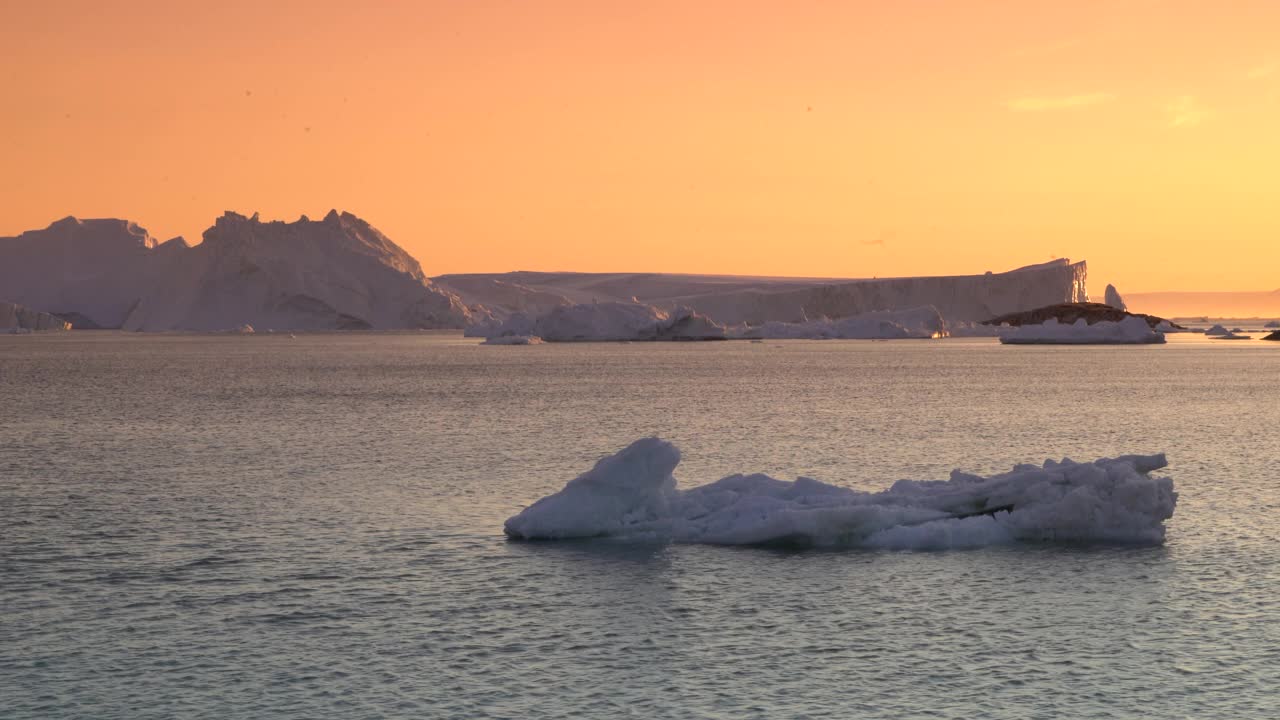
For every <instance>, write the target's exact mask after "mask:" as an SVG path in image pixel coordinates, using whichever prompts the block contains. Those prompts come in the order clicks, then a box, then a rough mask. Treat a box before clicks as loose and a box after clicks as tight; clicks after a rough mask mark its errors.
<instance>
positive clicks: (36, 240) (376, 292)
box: [0, 210, 487, 331]
mask: <svg viewBox="0 0 1280 720" xmlns="http://www.w3.org/2000/svg"><path fill="white" fill-rule="evenodd" d="M0 293H2V294H3V297H5V298H6V299H8V300H12V301H15V302H19V303H22V304H24V305H27V306H28V307H32V308H36V309H40V310H43V311H46V312H53V313H57V314H60V315H68V316H71V315H72V314H74V315H75V316H77V317H82V318H84V319H85V323H84V324H85V326H89V327H92V326H99V327H105V328H123V329H125V330H142V331H164V330H196V331H211V330H233V329H236V328H240V327H242V326H245V325H251V326H254V327H257V328H264V329H265V328H275V329H282V330H354V329H417V328H424V329H429V328H462V327H465V326H466V325H468V324H470V323H471V322H473V321H475V320H476V319H477V318H485V317H487V314H486V313H485V311H484V309H483V308H469V307H467V306H466V305H465V304H463V302H462V301H461V300H460V299H459V298H458V297H457V296H456V295H454V294H452V293H449V292H446V291H443V290H441V289H439V288H437V287H435V286H434V285H433V284H432V283H431V281H430V280H429V279H428V278H427V277H426V275H425V274H424V273H423V271H422V268H421V266H420V265H419V264H418V261H417V260H416V259H414V258H413V257H412V256H411V255H409V253H407V252H405V251H404V250H403V249H402V248H400V247H399V246H398V245H396V244H395V243H394V242H392V241H391V240H390V239H389V238H387V237H386V236H385V235H383V234H382V233H381V232H379V231H378V230H377V229H376V228H374V227H373V226H371V225H370V224H369V223H367V222H365V221H364V220H362V219H360V218H358V217H356V216H355V215H352V214H351V213H345V212H344V213H339V212H338V211H336V210H334V211H330V212H329V213H328V214H327V215H326V216H325V217H324V218H323V219H321V220H311V219H309V218H307V217H306V216H303V217H302V218H300V219H299V220H297V221H295V222H291V223H288V222H282V221H274V222H263V221H261V220H259V218H258V216H257V215H256V214H255V215H253V216H252V217H246V216H244V215H240V214H238V213H234V212H227V213H225V214H224V215H223V216H222V217H220V218H218V219H217V221H216V222H215V223H214V225H213V227H211V228H209V229H208V230H206V231H205V232H204V234H203V242H201V243H200V244H199V245H195V246H191V245H189V244H188V243H187V242H186V241H185V240H183V239H182V238H173V239H171V240H168V241H165V242H158V241H156V240H155V239H154V238H152V237H151V236H150V234H148V233H147V231H146V230H145V229H144V228H142V227H140V226H138V225H137V224H136V223H132V222H128V221H125V220H115V219H102V220H79V219H77V218H74V217H68V218H64V219H62V220H59V221H57V222H55V223H53V224H51V225H50V226H49V227H47V228H45V229H43V230H33V231H29V232H25V233H22V234H21V235H19V236H17V237H10V238H0ZM76 324H77V325H80V324H81V323H80V322H77V323H76Z"/></svg>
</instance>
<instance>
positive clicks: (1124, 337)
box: [1000, 315, 1165, 345]
mask: <svg viewBox="0 0 1280 720" xmlns="http://www.w3.org/2000/svg"><path fill="white" fill-rule="evenodd" d="M1164 341H1165V339H1164V333H1162V332H1159V331H1157V330H1153V329H1152V328H1151V326H1150V325H1149V324H1148V323H1147V321H1146V319H1144V318H1142V317H1140V316H1138V315H1130V316H1129V317H1127V318H1125V319H1123V320H1120V321H1118V322H1111V321H1108V320H1100V321H1098V322H1096V323H1093V324H1092V325H1090V324H1089V323H1088V321H1087V320H1085V319H1084V318H1080V319H1079V320H1076V321H1075V322H1074V323H1071V324H1065V323H1059V322H1058V320H1057V318H1049V319H1048V320H1046V321H1045V322H1043V323H1040V324H1038V325H1020V326H1018V327H1015V328H1009V330H1008V332H1002V333H1001V334H1000V342H1001V343H1004V344H1006V345H1146V344H1152V343H1162V342H1164Z"/></svg>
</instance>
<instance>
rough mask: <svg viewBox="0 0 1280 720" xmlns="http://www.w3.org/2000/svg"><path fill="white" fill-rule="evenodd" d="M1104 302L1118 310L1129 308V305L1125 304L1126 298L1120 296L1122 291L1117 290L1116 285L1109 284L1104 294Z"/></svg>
mask: <svg viewBox="0 0 1280 720" xmlns="http://www.w3.org/2000/svg"><path fill="white" fill-rule="evenodd" d="M1103 303H1105V304H1107V305H1110V306H1111V307H1113V308H1115V309H1117V310H1128V309H1129V307H1128V306H1127V305H1125V304H1124V298H1122V297H1120V291H1119V290H1116V286H1115V285H1107V291H1106V293H1105V294H1104V295H1103Z"/></svg>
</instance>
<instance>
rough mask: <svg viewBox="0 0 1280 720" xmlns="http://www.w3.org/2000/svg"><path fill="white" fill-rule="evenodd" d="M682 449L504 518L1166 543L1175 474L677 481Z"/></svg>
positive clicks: (575, 531) (562, 535)
mask: <svg viewBox="0 0 1280 720" xmlns="http://www.w3.org/2000/svg"><path fill="white" fill-rule="evenodd" d="M679 462H680V451H679V450H678V449H676V447H675V446H674V445H672V444H671V443H668V442H665V441H663V440H660V439H658V438H646V439H643V440H638V441H636V442H634V443H632V444H631V445H630V446H628V447H626V448H625V449H623V450H621V451H620V452H618V453H617V454H615V455H611V456H608V457H605V458H603V459H601V460H600V461H599V462H597V463H596V465H595V467H594V468H592V469H591V470H589V471H588V472H586V473H583V474H582V475H580V476H578V477H577V478H575V479H574V480H571V481H569V483H568V484H567V485H565V487H564V489H563V490H561V491H559V492H557V493H555V494H552V495H548V496H547V497H544V498H542V499H541V500H538V501H537V502H535V503H533V504H532V505H530V506H529V507H527V508H525V509H524V510H523V511H522V512H520V513H519V514H517V515H515V516H513V517H511V518H510V519H508V520H507V521H506V524H505V526H504V530H505V532H506V534H507V536H508V537H511V538H513V539H568V538H596V537H608V538H616V539H625V540H640V541H671V542H688V543H709V544H720V545H776V544H782V545H801V546H809V545H816V546H836V547H889V548H948V547H975V546H982V545H990V544H999V543H1009V542H1015V541H1094V542H1132V543H1160V542H1163V540H1164V536H1165V527H1164V521H1166V520H1168V519H1169V518H1171V517H1173V511H1174V506H1175V504H1176V502H1177V497H1178V496H1177V493H1175V492H1174V490H1173V481H1172V480H1170V479H1168V478H1159V477H1151V476H1150V473H1151V472H1152V471H1154V470H1158V469H1160V468H1162V467H1164V466H1165V464H1166V463H1165V458H1164V456H1163V455H1127V456H1124V457H1119V458H1112V459H1102V460H1096V461H1094V462H1092V463H1079V462H1073V461H1071V460H1065V459H1064V460H1062V461H1061V462H1055V461H1053V460H1049V461H1046V462H1045V463H1044V464H1043V465H1042V466H1036V465H1018V466H1016V467H1014V468H1013V470H1012V471H1010V472H1007V473H1002V474H998V475H992V476H990V477H981V476H978V475H971V474H968V473H963V472H960V471H958V470H957V471H953V472H952V473H951V478H950V479H949V480H946V481H926V482H920V481H911V480H900V481H898V482H897V483H894V485H893V486H892V487H890V488H889V489H888V490H883V491H880V492H860V491H857V490H853V489H850V488H846V487H841V486H838V485H829V484H827V483H823V482H820V481H818V480H814V479H812V478H805V477H802V478H799V479H797V480H795V481H794V482H787V481H784V480H777V479H774V478H771V477H769V476H767V475H760V474H756V475H730V476H728V477H726V478H723V479H721V480H718V481H716V482H713V483H710V484H708V485H703V486H701V487H694V488H692V489H689V490H679V489H678V488H677V483H676V479H675V476H674V475H673V472H674V470H675V468H676V465H677V464H678V463H679Z"/></svg>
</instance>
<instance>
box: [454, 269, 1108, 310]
mask: <svg viewBox="0 0 1280 720" xmlns="http://www.w3.org/2000/svg"><path fill="white" fill-rule="evenodd" d="M1087 275H1088V270H1087V268H1086V266H1085V263H1083V262H1077V263H1072V262H1070V261H1068V260H1066V259H1058V260H1054V261H1052V262H1048V263H1043V264H1040V265H1030V266H1027V267H1022V268H1018V269H1016V270H1011V271H1008V272H1002V273H985V274H982V275H952V276H941V277H903V278H872V279H833V278H769V277H739V276H732V275H677V274H671V273H566V272H559V273H545V272H513V273H498V274H476V275H443V276H440V277H437V278H433V279H434V280H435V281H436V282H437V283H438V284H439V285H440V286H441V287H442V288H445V289H448V290H451V291H453V292H456V293H458V294H459V296H461V297H462V298H463V299H464V300H465V301H466V302H468V303H471V304H481V305H484V306H485V307H486V308H490V309H492V310H493V311H494V313H495V314H498V315H502V316H505V314H508V313H511V312H526V313H532V314H534V315H537V314H541V313H544V312H546V310H547V309H548V308H549V306H551V305H568V304H580V303H590V302H593V301H598V302H606V301H620V302H626V301H629V300H630V299H631V298H633V297H634V298H636V299H637V300H638V301H639V302H641V303H645V304H649V305H654V306H657V307H658V308H660V309H663V310H672V309H674V308H676V307H679V306H686V307H689V308H692V309H693V310H694V311H696V312H698V313H700V314H702V315H706V316H708V317H710V318H712V319H714V320H715V321H716V322H718V323H721V324H723V325H729V326H731V325H739V324H743V323H745V324H748V325H752V326H758V325H761V324H763V323H766V322H769V321H777V322H787V323H803V322H807V321H808V319H809V318H817V317H828V318H832V319H840V318H845V317H850V316H853V315H860V314H863V313H867V312H875V311H881V310H904V309H909V308H917V307H924V306H933V307H935V308H937V310H938V311H939V312H940V313H941V314H942V317H944V318H946V319H947V321H968V322H981V321H985V320H988V319H990V318H993V317H996V316H999V315H1004V314H1008V313H1012V312H1018V311H1022V310H1031V309H1033V308H1039V307H1044V306H1046V305H1053V304H1057V303H1070V302H1084V301H1086V300H1088V292H1087V288H1086V282H1085V281H1086V278H1087Z"/></svg>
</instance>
